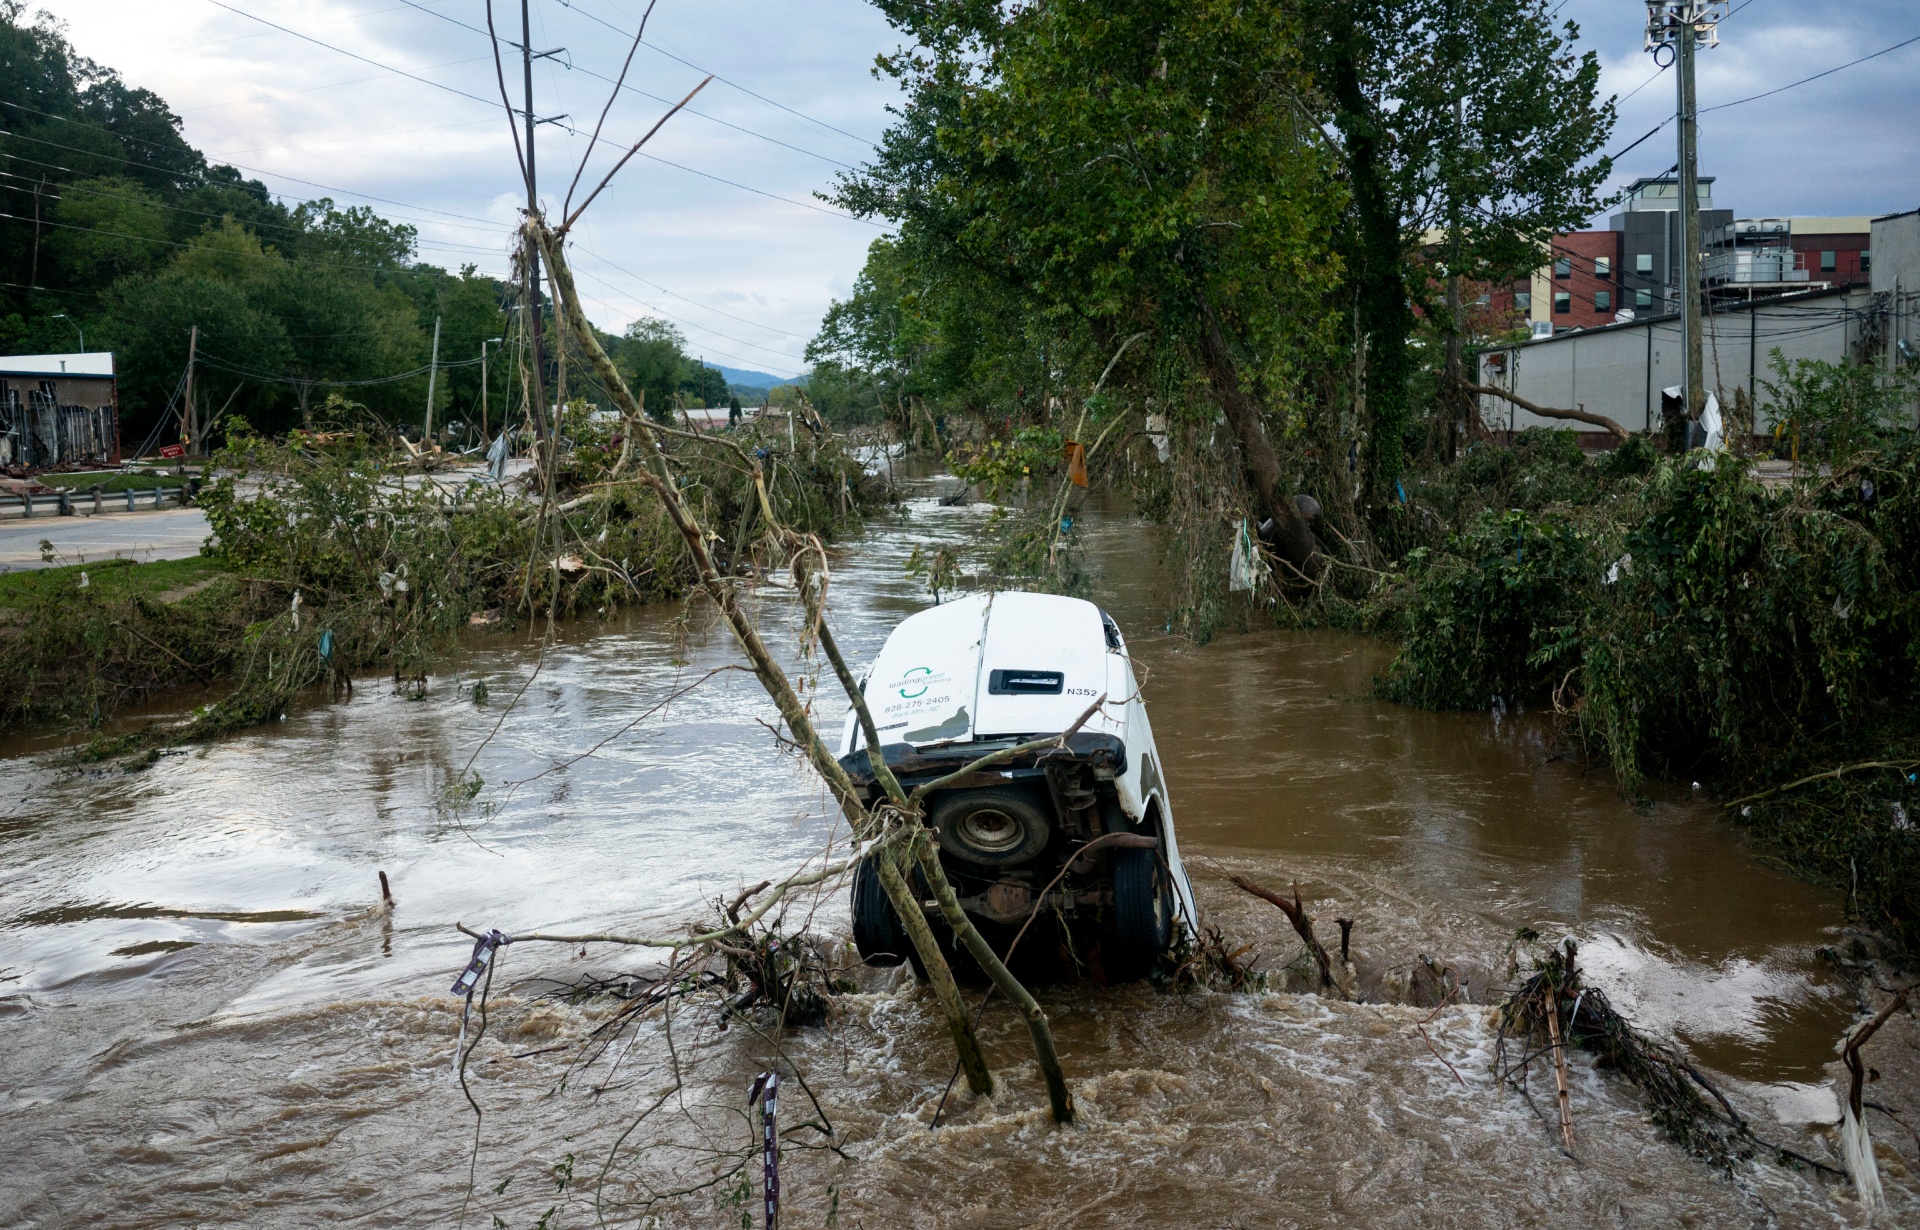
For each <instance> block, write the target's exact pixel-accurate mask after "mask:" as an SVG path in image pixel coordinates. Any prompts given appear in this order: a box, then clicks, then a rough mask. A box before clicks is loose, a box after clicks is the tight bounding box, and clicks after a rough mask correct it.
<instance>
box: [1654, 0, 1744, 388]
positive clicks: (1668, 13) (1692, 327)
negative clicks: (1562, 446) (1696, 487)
mask: <svg viewBox="0 0 1920 1230" xmlns="http://www.w3.org/2000/svg"><path fill="white" fill-rule="evenodd" d="M1725 18H1726V5H1725V4H1724V3H1709V2H1704V0H1647V41H1646V46H1647V50H1649V51H1651V52H1653V53H1654V59H1655V62H1656V63H1657V62H1658V61H1659V56H1660V52H1661V51H1662V50H1663V49H1664V50H1666V51H1667V53H1668V54H1669V56H1670V57H1671V58H1670V59H1669V60H1668V61H1667V63H1669V64H1673V65H1674V66H1675V67H1676V68H1677V69H1678V70H1679V71H1678V74H1677V76H1678V78H1679V79H1678V80H1677V81H1676V82H1675V95H1676V98H1675V118H1676V119H1677V120H1678V124H1677V127H1678V128H1679V137H1678V140H1679V151H1678V153H1679V160H1678V165H1679V192H1680V290H1681V300H1680V304H1681V308H1680V328H1681V337H1682V338H1683V339H1684V341H1685V343H1686V376H1685V378H1684V384H1685V389H1686V412H1687V418H1688V419H1689V420H1692V421H1696V422H1697V421H1698V420H1699V418H1700V415H1701V413H1702V411H1704V410H1705V409H1706V404H1707V387H1706V385H1707V380H1706V361H1705V358H1704V354H1703V352H1704V346H1703V343H1704V341H1705V339H1704V337H1703V336H1702V332H1701V321H1700V157H1699V132H1698V128H1697V125H1696V121H1697V119H1698V117H1699V109H1698V107H1697V105H1696V104H1695V101H1694V89H1693V62H1694V53H1695V52H1696V51H1697V50H1698V48H1699V46H1700V43H1701V40H1702V39H1704V40H1705V41H1706V45H1707V46H1709V47H1717V46H1719V44H1720V22H1721V21H1723V20H1725Z"/></svg>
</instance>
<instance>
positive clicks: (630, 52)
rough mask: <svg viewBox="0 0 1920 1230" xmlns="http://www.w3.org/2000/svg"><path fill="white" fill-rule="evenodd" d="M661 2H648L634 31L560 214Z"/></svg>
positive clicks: (648, 0) (569, 186) (564, 208)
mask: <svg viewBox="0 0 1920 1230" xmlns="http://www.w3.org/2000/svg"><path fill="white" fill-rule="evenodd" d="M659 2H660V0H647V11H646V12H644V13H642V14H640V28H639V29H638V30H636V31H634V34H633V46H631V47H629V48H627V59H626V62H625V63H623V64H621V65H620V76H619V79H618V80H616V81H615V82H614V83H613V89H612V90H611V91H609V92H608V94H607V105H606V106H604V107H602V108H600V118H599V119H598V120H596V121H594V125H593V136H592V138H590V139H589V140H588V141H587V152H586V153H584V154H582V155H580V165H579V166H578V167H576V168H574V172H573V182H572V183H570V184H568V185H567V195H566V199H565V200H563V201H561V203H560V212H561V213H562V214H564V213H566V212H567V206H568V205H571V204H572V203H573V190H574V189H575V188H578V187H579V186H580V176H581V174H582V173H583V172H585V171H586V169H587V162H588V161H589V160H590V159H592V157H593V147H594V146H596V145H598V144H600V129H601V127H602V126H603V125H604V124H605V123H606V122H607V112H609V111H611V110H613V104H614V103H615V102H616V101H618V100H619V98H620V90H621V88H622V87H623V86H625V85H626V83H627V70H628V69H630V68H632V67H633V56H634V53H635V52H637V51H639V50H640V40H641V38H642V37H644V36H645V35H646V33H647V18H649V17H651V16H653V6H654V5H655V4H658V3H659Z"/></svg>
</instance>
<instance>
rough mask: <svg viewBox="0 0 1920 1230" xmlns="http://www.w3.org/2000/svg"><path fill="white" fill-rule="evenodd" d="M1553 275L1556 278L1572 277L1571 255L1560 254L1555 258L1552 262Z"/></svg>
mask: <svg viewBox="0 0 1920 1230" xmlns="http://www.w3.org/2000/svg"><path fill="white" fill-rule="evenodd" d="M1553 276H1554V277H1556V278H1570V277H1572V276H1573V258H1572V257H1571V256H1562V257H1560V258H1558V259H1557V260H1555V261H1554V262H1553Z"/></svg>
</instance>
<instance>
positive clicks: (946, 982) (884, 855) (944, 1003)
mask: <svg viewBox="0 0 1920 1230" xmlns="http://www.w3.org/2000/svg"><path fill="white" fill-rule="evenodd" d="M905 862H906V855H905V854H903V853H902V852H900V851H898V850H883V851H881V852H880V855H879V857H878V859H877V860H876V863H875V866H876V867H877V868H878V870H879V872H880V886H881V887H882V888H884V889H886V891H887V900H888V901H890V902H892V903H893V912H894V913H895V914H897V915H899V916H900V925H901V927H903V928H904V929H905V930H906V933H907V939H908V941H909V942H910V943H912V945H913V950H914V951H915V952H917V953H919V954H921V958H920V959H921V962H922V964H924V965H925V966H926V970H927V981H928V983H930V984H931V985H932V986H933V997H934V999H935V1000H937V1001H939V1004H940V1010H941V1012H942V1014H943V1015H945V1016H946V1018H947V1030H948V1032H949V1033H951V1034H952V1035H953V1049H954V1050H955V1051H956V1052H957V1053H958V1054H959V1056H960V1069H961V1070H962V1071H963V1072H965V1073H966V1074H967V1088H969V1089H971V1090H973V1092H974V1093H975V1094H977V1095H982V1096H984V1095H988V1094H991V1093H992V1092H993V1074H992V1073H991V1072H990V1071H988V1069H987V1059H986V1056H985V1055H983V1054H982V1053H981V1051H980V1039H979V1037H978V1036H977V1035H975V1034H974V1032H973V1021H972V1019H971V1018H970V1017H969V1016H968V1015H967V1005H966V1001H965V1000H963V999H961V998H960V987H959V984H958V983H956V982H954V980H953V968H952V967H951V966H949V965H948V964H947V962H946V959H945V958H944V957H943V958H942V959H941V960H939V961H927V959H926V954H927V953H929V952H934V953H937V952H939V951H940V941H939V940H938V939H936V938H935V937H934V934H933V928H932V927H929V926H928V925H927V916H926V915H925V914H923V913H921V912H920V894H918V893H916V892H914V891H913V889H912V887H911V884H910V881H909V878H908V876H907V875H906V872H905V869H904V868H903V866H902V864H904V863H905Z"/></svg>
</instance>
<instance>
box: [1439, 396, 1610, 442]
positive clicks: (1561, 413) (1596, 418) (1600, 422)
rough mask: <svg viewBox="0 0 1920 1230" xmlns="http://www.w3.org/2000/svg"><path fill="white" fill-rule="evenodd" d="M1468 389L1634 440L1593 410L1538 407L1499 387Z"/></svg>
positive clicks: (1604, 416) (1524, 408)
mask: <svg viewBox="0 0 1920 1230" xmlns="http://www.w3.org/2000/svg"><path fill="white" fill-rule="evenodd" d="M1466 387H1467V391H1468V392H1469V393H1481V394H1484V395H1486V396H1488V397H1499V398H1504V399H1505V400H1507V401H1510V402H1512V403H1513V404H1514V405H1516V406H1518V407H1520V408H1521V409H1522V410H1526V411H1529V412H1531V413H1533V414H1537V415H1539V416H1540V417H1542V418H1549V419H1571V420H1573V421H1574V422H1576V423H1590V424H1592V425H1593V426H1595V427H1604V428H1606V429H1607V430H1608V431H1610V432H1612V433H1613V434H1614V435H1615V436H1616V437H1617V438H1619V439H1620V440H1621V441H1626V440H1628V439H1631V438H1632V433H1631V432H1629V431H1628V430H1627V429H1626V428H1624V427H1622V426H1620V424H1618V423H1616V422H1614V421H1613V420H1612V419H1610V418H1608V417H1607V416H1606V415H1604V414H1595V413H1594V412H1593V411H1591V410H1585V409H1582V410H1561V409H1558V408H1556V407H1553V406H1541V405H1536V404H1534V403H1533V402H1530V401H1528V400H1527V399H1526V398H1524V397H1522V396H1520V395H1519V394H1518V393H1509V392H1507V391H1506V390H1505V389H1503V388H1500V387H1499V386H1498V385H1492V384H1469V385H1467V386H1466Z"/></svg>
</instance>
